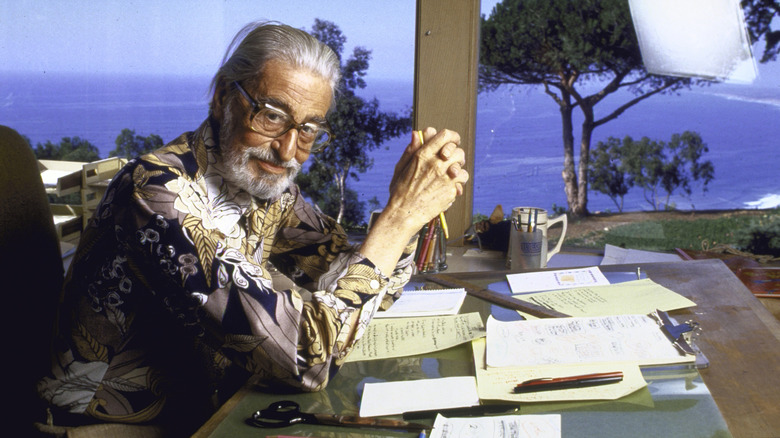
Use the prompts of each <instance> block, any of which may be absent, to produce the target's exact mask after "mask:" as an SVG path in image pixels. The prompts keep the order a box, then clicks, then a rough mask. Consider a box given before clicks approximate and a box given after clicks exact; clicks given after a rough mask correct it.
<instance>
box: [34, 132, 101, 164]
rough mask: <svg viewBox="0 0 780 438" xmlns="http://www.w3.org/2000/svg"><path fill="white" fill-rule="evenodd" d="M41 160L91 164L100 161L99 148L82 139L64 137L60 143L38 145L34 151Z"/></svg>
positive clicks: (47, 141)
mask: <svg viewBox="0 0 780 438" xmlns="http://www.w3.org/2000/svg"><path fill="white" fill-rule="evenodd" d="M33 151H34V152H35V156H36V158H38V159H39V160H59V161H81V162H85V163H89V162H92V161H96V160H99V159H100V151H98V148H97V147H96V146H95V145H93V144H92V143H90V142H89V141H87V140H83V139H82V138H80V137H62V140H60V142H59V143H52V142H51V141H49V140H46V143H44V144H41V143H38V144H37V145H36V146H35V149H34V150H33Z"/></svg>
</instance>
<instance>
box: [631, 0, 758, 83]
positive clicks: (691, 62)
mask: <svg viewBox="0 0 780 438" xmlns="http://www.w3.org/2000/svg"><path fill="white" fill-rule="evenodd" d="M628 4H629V6H630V9H631V18H632V20H633V21H634V28H635V30H636V34H637V39H638V40H639V49H640V51H641V52H642V60H643V62H644V64H645V68H647V71H648V72H649V73H655V74H659V75H667V76H686V77H687V76H695V77H703V78H705V79H711V80H724V81H731V82H740V83H750V82H752V81H753V80H754V79H755V78H756V76H757V69H756V63H755V61H754V59H753V54H752V52H751V46H750V38H749V36H748V33H747V28H746V26H745V19H744V16H743V12H742V7H741V5H740V1H739V0H685V1H679V0H629V2H628Z"/></svg>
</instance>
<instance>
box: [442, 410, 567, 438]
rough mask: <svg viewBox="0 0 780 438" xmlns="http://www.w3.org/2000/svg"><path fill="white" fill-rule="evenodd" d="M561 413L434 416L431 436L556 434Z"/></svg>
mask: <svg viewBox="0 0 780 438" xmlns="http://www.w3.org/2000/svg"><path fill="white" fill-rule="evenodd" d="M560 436H561V415H560V414H544V415H500V416H491V417H471V418H445V417H442V416H441V415H438V416H437V417H436V421H434V423H433V430H432V431H431V435H430V437H431V438H475V437H479V438H491V437H495V438H506V437H512V438H560Z"/></svg>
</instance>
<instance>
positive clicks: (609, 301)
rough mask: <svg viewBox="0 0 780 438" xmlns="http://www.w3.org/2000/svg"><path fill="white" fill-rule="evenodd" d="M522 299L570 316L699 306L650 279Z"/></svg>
mask: <svg viewBox="0 0 780 438" xmlns="http://www.w3.org/2000/svg"><path fill="white" fill-rule="evenodd" d="M519 298H522V299H523V300H524V301H528V302H530V303H533V304H537V305H539V306H542V307H547V308H550V309H555V310H557V311H559V312H561V313H565V314H567V315H570V316H606V315H614V314H642V315H645V314H648V313H650V312H654V311H655V310H656V309H660V310H663V311H665V312H668V311H670V310H675V309H684V308H686V307H693V306H695V305H696V303H694V302H693V301H691V300H689V299H688V298H685V297H684V296H682V295H680V294H678V293H676V292H674V291H671V290H669V289H667V288H665V287H663V286H661V285H660V284H658V283H656V282H654V281H653V280H650V279H648V278H646V279H644V280H635V281H627V282H624V283H617V284H611V285H607V286H592V287H576V288H572V289H566V290H557V291H548V292H537V293H533V294H525V295H521V296H519Z"/></svg>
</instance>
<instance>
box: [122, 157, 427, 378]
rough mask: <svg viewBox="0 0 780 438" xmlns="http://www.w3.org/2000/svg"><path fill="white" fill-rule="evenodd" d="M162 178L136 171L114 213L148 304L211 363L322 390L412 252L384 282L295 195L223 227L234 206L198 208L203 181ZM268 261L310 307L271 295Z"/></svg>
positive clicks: (396, 289)
mask: <svg viewBox="0 0 780 438" xmlns="http://www.w3.org/2000/svg"><path fill="white" fill-rule="evenodd" d="M158 164H159V163H158ZM167 170H168V171H161V170H159V168H157V167H156V166H155V165H150V163H142V164H141V165H139V166H137V167H136V168H135V171H134V172H133V173H132V183H131V182H130V181H127V185H126V186H125V187H133V189H132V190H133V195H132V201H131V202H130V203H129V205H128V207H127V208H128V209H129V210H128V211H126V212H124V213H123V214H122V215H121V217H123V218H125V219H124V220H125V222H124V223H123V224H121V227H120V228H121V229H123V230H125V232H124V234H123V236H124V237H123V239H124V240H125V241H126V242H129V250H128V257H129V258H131V259H132V260H133V264H134V265H137V266H138V267H139V268H140V269H139V270H141V271H143V272H145V273H146V274H145V275H144V279H143V282H144V283H145V284H146V285H147V287H148V288H149V289H150V292H151V295H152V296H154V297H156V298H157V299H158V300H159V302H160V303H161V304H162V305H163V306H164V307H165V308H166V309H167V310H168V312H169V313H170V314H172V315H173V316H174V317H175V319H176V320H177V321H179V323H180V324H182V325H183V326H184V327H185V328H186V329H187V330H189V331H190V333H192V334H194V335H195V336H197V337H200V338H201V339H203V340H204V341H205V342H206V343H207V344H209V345H211V347H212V348H213V349H214V351H215V352H216V353H215V354H216V356H215V357H214V358H213V359H214V361H215V363H218V364H222V365H223V366H224V365H225V364H228V363H232V364H236V365H239V366H241V367H243V368H245V369H246V370H248V371H250V372H252V373H254V374H256V375H259V376H261V377H262V378H263V379H264V380H265V381H267V382H274V383H276V384H279V383H282V384H284V385H287V386H293V387H298V388H301V389H303V390H307V391H314V390H318V389H321V388H322V387H324V386H325V385H326V384H327V382H328V380H329V379H330V377H331V376H332V375H333V373H335V372H336V370H337V369H338V367H339V366H340V365H341V364H342V363H343V360H344V358H345V357H346V355H347V354H348V352H349V351H350V350H351V348H352V346H353V345H354V343H355V342H356V341H357V340H358V339H359V338H360V336H361V335H362V333H363V331H364V330H365V327H366V325H367V324H368V322H369V321H370V319H371V317H372V316H373V314H374V312H375V311H376V310H377V308H378V307H379V306H380V305H381V304H382V303H383V301H384V303H385V305H387V303H388V302H389V301H390V300H392V299H394V298H396V297H397V296H398V295H399V293H400V290H401V288H402V287H403V285H404V284H405V283H406V282H407V281H408V279H409V277H410V275H411V273H412V269H413V268H412V263H411V260H412V257H413V254H412V251H413V250H414V247H413V246H412V245H410V246H409V247H408V249H407V252H406V253H405V254H404V256H403V257H402V259H401V260H400V261H399V264H398V266H397V268H396V269H395V270H394V272H392V273H390V275H389V276H386V275H384V274H383V273H381V272H379V270H378V269H377V268H376V267H375V266H374V265H373V264H372V263H371V261H370V260H368V259H367V258H365V257H363V256H362V255H361V254H359V253H358V252H357V251H355V250H354V249H353V248H352V247H351V246H350V245H349V244H348V242H347V238H346V234H345V233H344V231H343V230H342V229H341V227H340V226H338V225H337V224H336V223H335V222H334V221H333V220H332V219H330V218H328V217H327V216H324V215H321V214H317V213H316V212H315V211H314V210H313V208H312V207H311V206H310V205H309V204H308V203H306V202H305V201H303V199H302V197H301V196H299V195H298V193H297V190H295V189H293V195H290V194H287V195H285V196H284V197H283V198H282V200H281V201H279V202H276V203H274V204H272V205H271V206H270V207H269V208H266V209H265V210H263V209H262V208H258V209H256V210H257V214H256V215H249V216H247V217H241V218H239V219H236V217H232V219H231V215H233V216H235V215H236V214H238V213H236V211H231V209H230V208H227V207H228V206H230V205H232V204H230V203H224V204H221V205H205V204H204V202H203V199H202V196H200V195H202V187H203V185H204V184H206V185H207V182H204V181H203V179H204V178H205V179H207V178H208V176H209V175H208V174H205V175H200V178H194V179H193V178H191V177H188V176H187V175H185V174H181V175H178V174H176V173H175V172H174V173H171V172H169V170H170V168H169V169H167ZM125 178H126V179H129V175H125ZM230 195H231V194H230V193H224V194H221V195H220V196H221V198H220V199H227V198H230ZM223 210H224V211H223ZM130 218H131V219H132V220H130ZM242 221H246V222H247V223H248V225H246V226H243V225H242V224H243V223H244V222H242ZM253 224H254V225H253ZM255 232H256V233H255ZM266 258H269V259H270V261H271V262H272V263H273V265H274V266H275V267H276V268H278V269H280V271H282V272H284V273H286V274H287V275H289V276H290V278H292V279H293V280H294V281H296V282H297V283H298V284H301V285H304V284H306V285H309V287H310V288H311V289H312V290H313V292H312V294H311V298H310V299H306V300H304V299H303V298H302V297H301V295H300V294H299V293H298V292H297V291H296V290H275V289H274V284H273V282H272V280H271V275H270V274H269V271H268V269H267V268H266V266H265V263H264V262H265V260H266ZM356 312H357V315H355V313H356Z"/></svg>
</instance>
